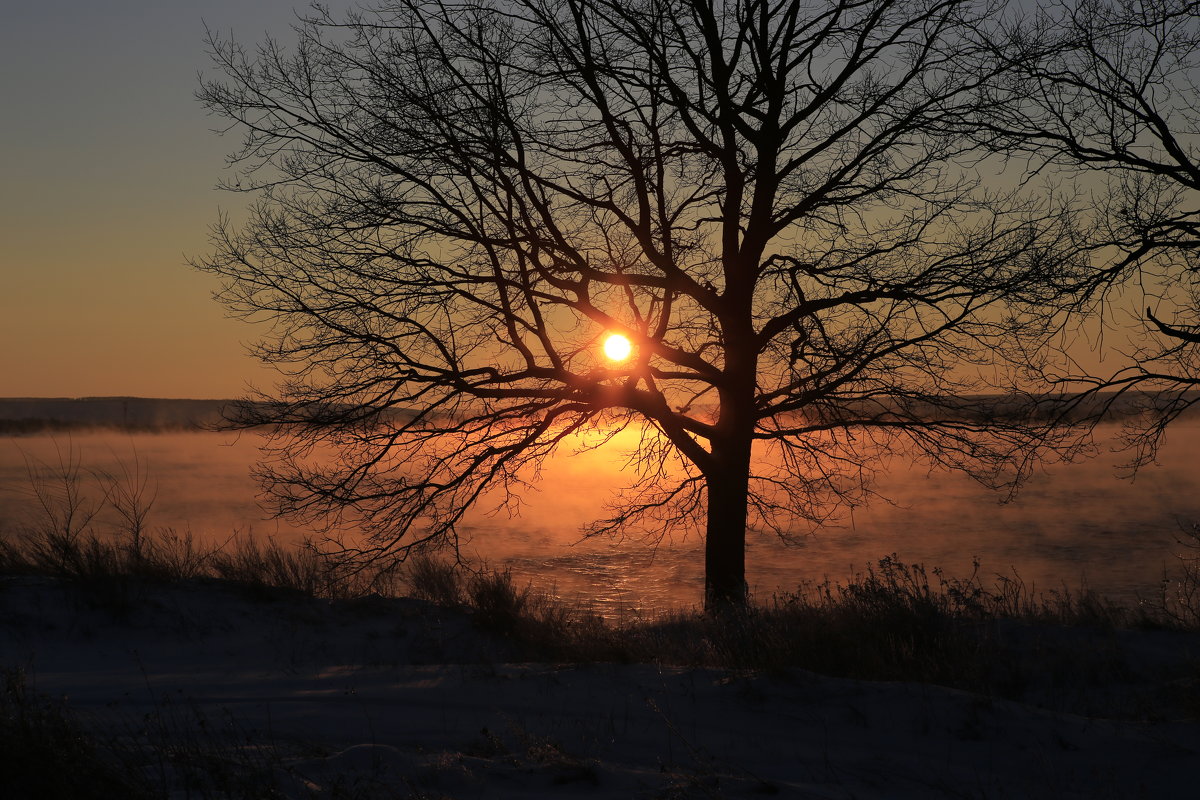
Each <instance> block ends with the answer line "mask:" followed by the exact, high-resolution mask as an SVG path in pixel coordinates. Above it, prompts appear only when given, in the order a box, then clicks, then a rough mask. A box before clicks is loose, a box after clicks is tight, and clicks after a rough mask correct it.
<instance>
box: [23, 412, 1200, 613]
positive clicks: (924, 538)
mask: <svg viewBox="0 0 1200 800" xmlns="http://www.w3.org/2000/svg"><path fill="white" fill-rule="evenodd" d="M1113 432H1115V431H1113ZM1110 433H1111V432H1110ZM259 444H260V440H259V437H258V436H257V435H256V434H242V435H240V436H234V435H231V434H222V433H179V432H169V433H127V432H114V431H111V430H107V431H104V430H97V431H90V432H87V431H85V432H73V433H71V434H70V435H67V434H63V433H59V434H56V435H54V436H50V435H33V436H20V437H5V438H0V534H2V535H8V536H11V535H18V533H19V530H20V526H21V525H22V524H24V523H25V522H27V521H28V520H29V519H30V515H31V514H32V513H34V509H33V501H32V498H31V496H30V494H29V489H28V487H29V481H28V477H27V472H26V462H27V459H32V460H36V461H39V462H43V463H46V464H50V465H55V464H57V463H58V461H59V459H60V454H61V457H62V458H69V457H71V455H70V454H71V453H73V454H74V457H75V458H77V460H78V461H79V463H80V465H81V467H82V470H83V479H82V482H83V484H84V486H85V488H87V489H88V490H89V492H90V494H91V495H92V496H93V497H95V498H96V499H98V498H99V496H100V490H99V484H98V482H97V481H96V480H95V479H94V478H93V477H91V476H90V475H89V474H88V470H97V471H105V472H109V473H115V474H120V473H121V470H122V464H123V465H124V466H125V467H127V468H132V467H133V465H134V464H135V462H136V463H137V464H139V465H140V468H141V469H142V470H143V471H144V473H145V474H147V475H148V476H149V479H150V480H149V484H150V487H151V489H152V490H153V489H155V488H156V490H157V494H156V499H155V503H154V507H153V510H152V512H151V517H150V523H151V526H152V527H156V528H173V529H175V530H176V531H179V532H183V531H190V532H192V533H193V534H194V535H195V536H196V537H197V538H198V539H199V540H201V541H202V542H204V543H220V542H224V541H226V540H228V539H229V538H230V537H231V536H232V535H234V534H235V533H238V534H239V535H242V536H255V537H273V538H275V539H276V540H278V541H281V542H291V541H299V540H300V539H302V538H303V537H304V536H305V534H306V533H307V531H305V530H303V529H301V528H298V527H297V526H295V525H293V524H290V523H288V522H287V521H283V520H273V519H270V518H269V517H268V515H267V514H266V512H265V511H264V510H263V509H262V508H260V507H259V505H258V503H257V500H256V492H257V487H256V486H255V484H254V482H253V480H252V479H251V478H250V475H249V470H250V467H251V465H252V464H253V463H254V461H255V460H256V459H257V458H258V457H259V451H258V446H259ZM1198 452H1200V422H1193V421H1190V420H1182V421H1180V422H1179V423H1177V424H1176V425H1175V426H1174V427H1173V428H1171V430H1170V431H1169V434H1168V439H1167V442H1166V445H1165V447H1164V448H1163V450H1162V452H1161V454H1160V459H1159V462H1160V463H1159V465H1158V466H1153V467H1148V468H1145V469H1144V470H1142V471H1141V472H1140V473H1139V474H1138V475H1137V477H1136V478H1135V479H1134V480H1125V479H1121V478H1119V477H1118V476H1117V474H1116V472H1117V470H1116V469H1115V466H1116V465H1118V464H1120V463H1121V462H1122V460H1123V457H1122V455H1121V454H1115V453H1111V452H1101V454H1100V455H1099V456H1097V457H1096V458H1093V459H1090V460H1087V461H1083V462H1080V463H1076V464H1066V465H1055V466H1052V467H1049V468H1046V469H1043V470H1040V471H1039V472H1038V474H1037V475H1035V477H1034V478H1033V479H1032V480H1031V481H1030V483H1029V484H1028V485H1026V486H1025V487H1024V488H1023V490H1022V492H1021V493H1020V495H1019V496H1018V497H1017V499H1016V500H1015V501H1013V502H1010V503H1007V504H1001V503H1000V502H999V498H998V496H997V495H996V494H994V493H991V492H989V491H987V490H985V489H982V488H980V487H978V486H976V485H975V484H973V483H972V482H971V481H969V480H968V479H966V478H965V477H963V476H961V475H957V474H953V473H946V472H932V473H931V472H928V471H927V470H926V469H925V468H924V467H922V466H914V465H912V464H910V463H908V462H907V460H905V459H902V458H897V459H896V461H895V464H894V465H893V469H891V471H890V472H889V473H888V474H887V475H886V476H885V477H884V478H883V479H882V480H881V482H880V484H879V487H878V488H879V491H880V493H881V494H882V495H884V496H885V497H888V498H890V499H891V500H892V501H894V503H895V505H889V504H887V503H883V502H876V503H874V504H872V505H871V506H869V507H866V508H860V509H857V510H856V511H855V512H854V514H853V515H852V516H847V517H845V518H844V519H842V520H841V521H839V522H838V523H836V524H830V525H826V526H824V527H822V528H820V529H819V530H817V531H816V532H815V533H813V534H811V535H807V536H804V537H803V538H801V539H800V540H799V542H797V543H795V544H791V545H788V544H785V543H783V542H781V541H779V540H778V539H777V538H776V537H774V536H773V535H770V534H755V533H751V534H750V536H749V543H748V549H747V556H746V560H747V578H748V581H749V583H750V587H751V589H752V591H753V592H754V593H755V594H756V595H758V596H759V597H769V596H770V594H771V593H773V592H781V591H789V590H793V589H795V588H796V587H797V586H798V585H799V584H800V583H801V582H804V581H820V580H822V579H824V578H826V577H828V578H830V579H833V580H835V581H836V580H843V579H845V578H847V577H849V576H850V575H851V574H852V573H853V572H855V571H861V570H863V569H864V568H865V567H866V565H867V564H869V563H874V562H875V561H877V560H878V559H879V558H881V557H883V556H886V555H888V554H890V553H897V554H898V555H899V557H900V558H901V559H902V560H904V561H906V562H909V563H917V562H921V563H924V564H925V565H926V567H929V568H932V567H935V566H939V567H942V568H943V569H944V570H945V572H946V573H947V574H948V575H952V576H964V577H965V576H967V575H970V574H971V571H972V568H973V561H974V560H975V559H978V560H979V561H980V563H981V564H982V567H981V574H982V575H983V576H984V577H985V578H987V577H989V576H991V575H993V574H996V573H1001V574H1006V575H1009V576H1012V575H1013V574H1014V573H1016V574H1017V575H1019V576H1020V577H1021V579H1023V580H1024V581H1025V582H1026V584H1033V585H1035V586H1036V587H1037V588H1038V589H1042V590H1049V589H1057V588H1062V587H1063V586H1066V587H1068V588H1070V589H1072V590H1074V589H1077V588H1079V586H1080V585H1081V583H1083V582H1086V584H1087V585H1088V586H1089V587H1091V588H1092V589H1095V590H1097V591H1099V592H1101V593H1104V594H1107V595H1109V596H1112V597H1114V598H1119V599H1126V600H1129V599H1133V598H1135V597H1136V596H1137V595H1139V594H1141V595H1143V596H1148V595H1150V594H1152V593H1154V592H1155V591H1156V590H1157V586H1158V582H1159V580H1160V579H1161V578H1162V575H1163V570H1164V567H1167V566H1169V565H1170V564H1171V562H1172V561H1173V560H1174V559H1173V553H1174V552H1175V551H1177V550H1178V549H1179V548H1178V546H1177V544H1176V541H1175V537H1176V535H1177V534H1178V532H1179V529H1180V526H1181V525H1183V524H1187V523H1189V522H1198V521H1200V476H1198V475H1197V471H1196V470H1195V464H1196V457H1195V454H1196V453H1198ZM620 464H621V462H620V461H619V460H618V459H617V458H616V457H615V454H614V453H613V452H611V451H605V450H601V451H598V452H593V453H581V454H577V455H573V456H564V457H562V458H559V459H556V460H555V461H554V462H552V463H548V464H547V465H546V466H545V468H544V470H543V473H542V476H541V479H540V480H539V481H538V483H537V484H536V485H535V486H536V488H535V490H534V491H531V492H529V493H527V495H526V496H525V498H524V503H523V505H522V508H521V513H520V515H519V516H516V517H510V516H509V515H508V514H506V513H504V512H500V513H498V514H489V513H487V512H486V511H485V510H484V509H481V510H478V511H474V512H472V513H471V514H470V515H469V516H468V518H467V520H466V523H465V524H464V526H463V534H464V541H463V552H464V553H465V554H467V555H468V556H470V557H472V558H474V559H479V560H486V561H487V562H488V564H490V565H491V566H493V567H504V566H507V567H510V568H511V569H512V571H513V573H514V575H515V576H516V577H517V578H518V579H520V580H521V581H522V582H524V581H526V580H529V581H532V582H533V583H534V585H535V586H537V587H539V588H545V589H553V590H554V591H555V593H556V594H558V595H559V596H561V597H564V598H566V599H569V600H572V601H575V602H582V603H586V604H591V605H593V606H595V607H596V608H597V610H599V611H602V612H604V613H619V612H621V611H624V610H643V611H656V610H663V609H665V608H669V607H679V606H682V607H688V606H693V605H696V604H698V603H699V601H700V598H701V595H702V591H703V551H702V542H701V541H700V539H699V537H697V536H683V537H678V538H676V539H674V540H669V541H663V542H661V543H657V546H656V543H655V542H653V541H647V540H644V539H642V538H640V537H638V536H626V537H624V538H623V539H621V540H616V539H612V538H591V539H586V540H584V539H583V538H582V536H581V533H580V527H581V526H582V525H583V524H585V523H587V522H589V521H591V520H593V519H595V518H597V517H600V516H603V514H604V502H605V500H607V499H609V498H610V497H611V493H612V491H613V490H614V489H617V488H619V487H620V486H622V485H624V483H625V482H626V479H625V476H623V475H622V474H621V471H620Z"/></svg>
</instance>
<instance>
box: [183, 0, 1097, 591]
mask: <svg viewBox="0 0 1200 800" xmlns="http://www.w3.org/2000/svg"><path fill="white" fill-rule="evenodd" d="M991 13H993V11H992V9H990V8H986V7H984V6H983V5H981V4H980V3H977V2H970V1H969V0H842V1H841V2H831V3H819V4H812V3H807V2H802V0H783V1H782V2H759V1H758V0H730V1H729V2H711V0H708V1H705V0H555V1H554V2H550V1H549V0H494V2H478V1H466V2H437V1H436V0H431V1H429V2H425V1H423V0H388V1H387V2H384V3H383V5H382V6H381V7H380V8H379V9H378V10H375V11H370V12H363V13H354V14H351V15H350V16H348V17H347V18H346V19H344V20H339V19H335V18H333V17H332V16H331V15H329V14H328V13H327V12H324V11H322V10H321V9H320V8H316V9H315V10H314V12H313V16H312V17H311V18H306V19H304V20H303V21H302V22H301V23H300V24H298V25H297V26H296V29H295V30H296V36H297V43H296V45H295V46H294V47H292V48H290V49H285V48H283V47H281V46H279V45H278V44H277V43H275V42H272V41H267V42H266V43H265V44H262V45H260V46H259V47H258V49H257V50H256V51H255V52H253V53H250V52H247V51H245V50H244V49H243V48H241V47H239V46H238V45H237V44H235V43H231V42H227V41H223V40H220V39H218V38H216V37H211V38H210V41H211V47H212V52H213V54H214V57H215V59H216V61H217V64H218V66H219V68H220V70H221V72H222V73H223V75H224V77H223V79H221V80H218V81H208V82H205V83H204V84H203V88H202V90H201V98H202V100H203V101H204V102H205V103H206V104H207V106H208V107H209V108H210V109H211V110H212V111H214V112H216V113H217V114H218V115H220V116H222V117H224V118H226V119H228V120H230V121H231V127H232V128H236V129H238V130H240V131H242V132H244V133H245V136H246V138H245V144H244V146H243V147H242V149H241V150H240V151H239V152H238V153H236V154H235V155H234V156H233V158H232V161H233V163H234V164H235V165H237V166H239V167H240V168H241V169H240V170H239V172H238V175H237V177H236V178H235V179H234V180H233V181H232V186H233V188H240V189H241V190H243V191H253V192H256V193H258V195H259V199H258V200H257V202H256V203H255V204H254V206H253V209H252V211H251V213H250V216H249V219H248V221H247V222H245V224H244V225H242V226H240V227H235V226H231V225H229V224H228V223H226V222H222V223H221V224H219V225H218V226H217V228H216V231H215V254H214V255H212V256H210V257H208V258H205V259H203V260H200V261H199V262H198V263H197V266H199V267H200V268H201V269H204V270H207V271H209V272H212V273H215V274H217V275H220V276H222V277H223V278H224V279H225V283H224V287H225V288H224V290H223V292H222V293H221V295H220V296H221V298H222V299H223V300H224V302H226V303H227V304H228V305H229V306H230V307H231V308H233V309H235V310H237V311H239V312H241V313H244V314H246V315H248V316H250V317H253V318H257V319H263V320H267V321H269V322H270V324H271V329H270V333H269V335H267V336H266V338H265V340H264V343H263V344H262V345H261V348H260V350H259V352H260V354H261V356H262V357H263V358H264V359H266V360H267V361H269V362H272V363H275V364H277V365H279V366H280V367H281V368H283V369H284V370H285V371H287V374H288V376H289V377H288V378H287V380H286V381H285V382H284V383H283V384H282V385H281V386H280V387H279V389H278V391H277V392H276V393H273V394H269V395H264V396H263V397H261V398H260V400H261V402H260V403H259V404H258V405H254V406H250V408H252V409H255V412H254V413H253V414H252V415H251V416H252V418H253V420H254V421H257V422H263V421H266V422H270V423H273V424H276V425H278V426H279V428H278V430H279V433H278V435H277V439H276V442H275V444H276V447H277V449H276V452H275V454H274V455H275V457H274V458H273V459H272V460H270V461H268V462H267V463H266V464H264V466H263V468H262V476H263V478H264V481H265V485H266V488H267V489H268V490H269V493H270V494H271V495H272V496H273V497H274V498H275V500H276V501H277V503H278V506H279V510H280V511H281V512H283V513H288V514H293V515H300V516H302V517H306V518H312V519H317V518H324V519H329V518H330V517H331V516H332V517H333V518H336V519H340V520H346V519H351V520H353V521H355V522H357V523H359V524H362V525H364V526H365V527H366V531H367V534H368V536H367V538H366V539H365V540H364V541H365V542H366V543H365V544H362V543H360V544H359V545H357V546H354V547H351V546H350V545H347V547H348V548H349V549H350V550H352V551H353V552H354V553H355V554H357V555H359V556H362V557H368V558H373V557H384V556H391V555H394V554H397V553H401V552H405V551H406V550H405V548H410V547H413V546H416V545H420V544H422V543H425V542H431V541H435V540H445V539H450V540H454V537H455V536H456V526H457V525H458V524H459V523H460V521H461V519H462V515H463V513H464V511H465V510H466V509H467V508H468V507H470V506H471V505H472V504H474V503H477V502H479V501H480V500H481V499H482V498H484V497H485V496H487V497H491V498H492V500H491V502H500V503H503V504H515V503H518V502H519V498H520V490H521V484H522V481H523V480H525V479H527V478H528V477H529V476H530V475H532V474H534V471H535V470H536V468H537V467H538V466H539V465H540V464H542V463H543V462H544V460H545V459H546V458H547V457H548V456H550V455H551V454H552V453H554V452H555V451H556V450H558V449H561V448H564V447H576V446H580V445H579V442H580V441H581V440H582V441H583V442H584V445H583V446H592V445H595V444H596V443H597V441H598V440H603V439H605V438H607V437H610V436H612V435H614V434H615V433H616V432H618V431H621V430H626V429H628V430H629V432H630V433H629V434H628V435H631V436H633V438H634V441H635V442H636V445H635V446H634V447H633V449H632V452H631V460H630V465H629V472H630V475H631V483H632V484H633V485H632V487H631V488H630V489H629V490H628V491H627V492H626V493H625V494H623V495H622V496H621V497H619V498H617V499H616V501H615V502H614V506H613V511H612V514H611V516H610V517H609V518H608V519H605V520H602V521H599V522H597V523H596V524H595V525H594V526H593V527H592V531H593V532H597V533H599V532H604V531H613V530H618V529H621V530H624V529H628V528H629V527H630V526H632V525H634V524H638V525H641V526H642V529H643V530H646V531H649V532H651V533H652V534H654V535H662V534H664V533H667V532H670V531H672V530H675V529H677V528H678V527H679V526H687V525H689V524H692V523H693V521H699V520H704V522H703V528H702V529H703V531H704V536H705V553H706V555H705V567H706V593H705V597H706V603H707V605H708V606H709V607H710V608H711V607H721V606H725V605H727V604H734V605H736V604H740V603H743V602H744V601H745V597H746V588H745V586H746V584H745V556H744V549H745V541H746V531H747V526H748V525H749V526H750V527H751V528H752V529H755V530H772V531H776V532H779V533H782V534H784V535H787V534H788V533H790V532H795V531H797V530H802V529H803V527H802V526H803V525H804V524H815V523H819V522H821V521H822V520H824V519H826V518H827V516H828V515H829V514H830V513H832V512H833V510H835V509H836V508H837V507H839V504H844V503H856V502H859V501H860V500H862V499H864V497H866V496H867V495H868V494H869V493H870V486H871V478H872V473H873V471H874V469H876V467H877V465H878V464H880V463H882V462H881V461H880V459H881V458H882V457H883V456H884V455H886V454H887V453H891V452H906V453H909V452H912V453H918V454H920V455H921V456H922V457H925V458H928V459H929V460H930V461H931V462H933V463H936V464H940V465H946V466H952V467H957V468H961V469H964V470H966V471H967V472H969V473H970V474H971V475H973V476H974V477H976V478H977V479H979V480H980V481H983V482H985V483H988V484H990V485H996V486H1009V485H1011V484H1012V482H1013V481H1014V480H1015V479H1017V478H1018V477H1019V476H1020V474H1021V472H1022V470H1023V469H1024V468H1025V466H1027V464H1028V462H1027V460H1026V459H1027V458H1028V457H1029V455H1030V453H1031V452H1032V451H1033V449H1034V448H1036V447H1037V446H1038V445H1041V444H1044V443H1045V441H1046V440H1045V438H1044V431H1042V430H1040V428H1039V426H1038V425H1037V424H1035V422H1034V421H1032V420H1031V418H1030V417H1028V416H1027V415H1023V414H1022V413H1021V411H1022V407H1023V406H1022V402H1023V401H1024V400H1028V399H1030V398H1029V397H1026V396H1023V395H1022V394H1021V393H1020V392H1019V391H1017V390H1016V388H1015V387H1017V386H1018V383H1017V378H1016V377H1015V372H1014V371H1015V369H1016V368H1018V367H1020V366H1028V365H1030V363H1031V362H1035V361H1037V360H1038V359H1039V358H1040V357H1041V356H1042V355H1043V351H1041V350H1039V343H1041V342H1043V341H1044V339H1045V337H1046V336H1047V335H1048V334H1049V333H1050V332H1051V331H1052V330H1053V327H1054V324H1055V320H1054V317H1053V315H1052V314H1051V313H1049V312H1048V311H1047V310H1046V309H1047V304H1048V303H1051V302H1055V301H1058V300H1059V299H1060V298H1061V296H1062V293H1063V292H1064V291H1066V290H1067V289H1069V288H1070V287H1071V286H1073V285H1074V282H1075V281H1076V279H1077V277H1078V276H1077V275H1075V273H1076V272H1077V271H1078V270H1079V269H1080V265H1079V264H1078V263H1076V260H1074V259H1073V258H1072V257H1071V256H1070V254H1069V250H1068V246H1069V245H1070V243H1071V237H1070V236H1069V235H1068V231H1067V226H1066V224H1065V221H1064V217H1063V215H1062V214H1061V212H1060V210H1058V209H1057V208H1055V207H1053V206H1052V204H1051V203H1050V202H1049V201H1048V200H1045V199H1043V200H1039V201H1035V200H1033V199H1031V198H1030V196H1028V195H1026V196H1022V195H1019V194H1017V193H1015V192H1014V191H1008V190H1001V189H999V188H996V187H989V186H987V185H985V181H984V180H983V178H981V177H980V173H979V169H978V163H977V160H976V156H977V154H976V153H975V152H973V151H972V149H971V148H972V145H971V143H970V141H969V140H968V139H967V138H966V137H963V136H961V131H960V128H961V122H962V120H964V119H968V118H971V117H972V116H974V114H975V111H976V105H975V104H976V103H977V102H978V98H979V96H980V94H981V93H980V91H979V89H980V84H981V82H986V81H988V80H991V79H993V77H994V76H990V75H983V76H981V75H979V74H978V73H977V72H975V71H974V67H975V64H977V63H978V58H975V59H972V58H969V56H971V55H978V53H979V48H980V47H981V45H980V44H979V43H978V42H976V41H975V40H974V39H973V31H975V30H976V29H977V28H978V25H979V24H980V22H981V21H982V20H984V19H986V18H987V16H988V15H989V14H991ZM968 67H969V68H968ZM611 333H617V334H621V335H623V336H625V337H627V338H628V340H629V341H630V342H631V343H632V346H633V353H632V355H631V356H630V357H629V358H627V359H626V360H624V361H613V360H606V359H605V358H604V357H603V355H602V354H601V352H600V342H601V340H602V338H603V337H605V336H607V335H609V334H611ZM981 392H983V393H988V394H986V396H984V395H982V394H980V393H981ZM1001 395H1004V396H1003V397H1002V396H1001ZM589 436H590V437H591V438H588V437H589ZM581 437H582V439H581ZM318 445H320V446H326V445H330V446H333V447H336V448H337V449H338V452H339V453H340V457H339V458H338V459H336V460H335V462H325V463H320V462H319V461H318V460H317V459H314V458H312V457H311V456H312V453H313V448H314V447H316V446H318ZM489 492H493V494H490V495H489V494H488V493H489ZM496 497H499V500H498V501H496V500H495V498H496ZM798 526H801V527H798Z"/></svg>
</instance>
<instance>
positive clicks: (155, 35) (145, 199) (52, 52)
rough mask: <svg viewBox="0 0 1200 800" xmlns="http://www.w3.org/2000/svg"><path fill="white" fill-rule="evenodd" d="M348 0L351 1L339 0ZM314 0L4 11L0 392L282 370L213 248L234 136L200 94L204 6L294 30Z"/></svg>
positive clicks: (232, 382) (30, 6)
mask: <svg viewBox="0 0 1200 800" xmlns="http://www.w3.org/2000/svg"><path fill="white" fill-rule="evenodd" d="M331 5H332V6H333V8H334V10H335V11H336V10H337V9H339V8H345V7H348V6H349V5H350V3H349V2H348V0H347V1H346V2H334V3H332V4H331ZM305 6H306V3H305V0H253V2H249V1H248V0H37V2H27V3H6V4H4V7H3V10H2V11H0V98H3V107H2V111H0V154H3V155H2V156H0V158H2V159H3V171H2V173H0V241H2V242H3V250H2V254H0V280H2V282H0V342H3V345H2V346H0V397H16V396H25V397H30V396H56V397H78V396H96V395H141V396H151V397H198V398H205V397H229V396H234V395H238V394H241V393H243V392H244V390H245V388H246V387H247V385H248V384H249V383H255V384H262V385H270V383H271V381H272V373H270V372H268V371H266V370H265V369H264V368H262V367H261V366H259V365H258V364H257V362H255V361H254V360H252V359H250V358H249V357H248V356H246V355H245V351H244V347H243V344H242V343H243V342H247V341H250V340H252V339H253V338H254V336H255V331H254V328H253V327H251V326H249V325H247V324H245V323H244V322H241V321H238V320H232V319H226V318H225V312H224V309H223V308H222V307H221V306H220V305H219V304H218V303H216V302H215V301H213V300H212V299H211V296H210V295H211V292H212V290H213V289H214V288H215V284H214V281H213V279H212V278H210V277H209V276H206V275H202V274H200V273H198V272H195V271H194V270H192V269H191V268H190V267H188V266H187V264H186V261H185V259H186V257H187V256H189V255H197V254H200V253H203V252H204V251H205V250H206V248H207V235H208V227H209V226H210V225H211V224H212V222H213V221H214V220H215V219H216V216H217V212H218V209H221V208H224V209H227V210H232V211H234V212H236V210H237V209H238V208H239V207H240V205H241V198H239V197H236V196H233V195H230V194H228V193H223V192H218V191H216V190H215V189H214V188H213V187H214V186H215V184H216V182H217V180H218V179H219V178H220V177H221V175H222V174H223V168H224V156H225V155H226V154H227V153H228V152H229V151H231V150H233V149H234V147H235V146H236V145H237V139H236V137H234V136H227V137H225V138H221V137H219V136H216V135H214V134H213V133H212V132H211V129H212V128H213V127H214V126H215V125H216V124H217V123H218V121H217V120H215V119H214V118H210V117H207V116H206V115H205V112H204V109H203V108H202V107H201V106H200V104H199V103H198V102H196V100H195V99H194V96H193V95H194V92H195V90H196V88H197V73H198V72H199V71H200V70H204V69H206V68H207V66H208V63H209V61H208V56H207V54H206V52H205V47H204V25H205V23H207V24H208V25H209V26H211V27H212V28H214V29H215V30H218V31H221V32H222V34H223V35H225V34H228V33H229V32H230V31H232V34H233V36H234V37H236V38H238V39H239V40H241V41H243V42H246V43H253V42H257V41H259V40H260V39H262V38H263V35H264V34H265V33H267V32H270V33H272V34H281V35H283V38H286V34H287V32H288V26H289V24H290V22H291V21H293V19H294V15H293V9H296V8H299V9H303V8H304V7H305Z"/></svg>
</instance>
